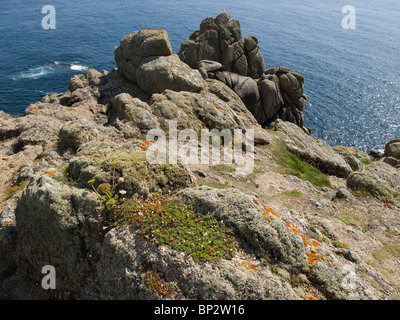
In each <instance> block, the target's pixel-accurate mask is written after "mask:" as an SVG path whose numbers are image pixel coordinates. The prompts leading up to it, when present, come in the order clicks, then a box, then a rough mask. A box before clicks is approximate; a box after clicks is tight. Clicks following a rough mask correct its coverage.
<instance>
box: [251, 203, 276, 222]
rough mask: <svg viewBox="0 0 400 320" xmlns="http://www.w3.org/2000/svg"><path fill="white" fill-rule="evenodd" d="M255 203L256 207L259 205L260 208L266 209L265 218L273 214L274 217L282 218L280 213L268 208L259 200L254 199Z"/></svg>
mask: <svg viewBox="0 0 400 320" xmlns="http://www.w3.org/2000/svg"><path fill="white" fill-rule="evenodd" d="M253 202H254V203H255V204H256V205H258V206H260V207H263V209H264V211H263V215H264V216H268V215H269V214H272V215H274V216H276V217H280V216H281V215H280V214H279V213H278V212H276V211H275V210H274V209H272V208H271V207H268V206H266V205H265V204H263V203H262V202H261V201H259V200H257V199H253ZM265 220H267V219H265ZM267 221H268V220H267Z"/></svg>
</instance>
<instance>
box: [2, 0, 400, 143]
mask: <svg viewBox="0 0 400 320" xmlns="http://www.w3.org/2000/svg"><path fill="white" fill-rule="evenodd" d="M48 4H49V5H52V6H53V7H54V8H55V10H56V29H54V30H51V29H50V30H45V29H43V28H42V19H43V17H45V15H46V14H42V7H43V6H45V5H48ZM345 5H352V6H353V7H354V8H355V10H356V12H355V13H356V14H355V17H356V20H355V21H356V24H355V27H356V29H344V28H342V19H343V18H344V17H345V15H346V14H343V13H342V8H343V6H345ZM222 10H226V11H227V12H228V13H229V14H230V15H231V16H232V18H233V19H237V20H239V21H240V23H241V26H242V34H243V37H246V36H249V35H254V36H256V37H257V38H258V39H259V46H260V50H261V52H262V53H263V55H264V59H265V63H266V66H267V67H273V66H281V65H283V66H287V67H289V68H291V69H292V70H293V71H297V72H299V73H301V74H303V75H304V76H305V79H306V81H305V93H306V94H307V96H308V102H307V106H306V110H305V111H304V115H305V124H306V125H307V126H309V127H311V128H312V132H313V136H314V137H315V138H317V139H321V140H325V141H327V142H329V143H330V144H331V145H345V146H351V147H357V148H360V149H362V150H364V151H369V150H370V149H371V148H381V149H382V148H383V147H384V145H385V143H386V142H388V141H389V140H391V139H393V138H399V137H400V2H399V1H398V0H380V1H376V0H346V1H335V0H302V1H298V0H281V1H272V0H252V1H243V0H242V1H236V0H229V1H226V0H224V1H217V0H214V1H205V0H198V1H188V0H181V1H177V0H170V1H160V0H147V1H134V0H122V1H115V2H113V1H105V0H98V1H94V0H93V1H83V2H78V1H70V0H68V1H62V0H48V1H46V2H43V1H33V0H13V1H9V0H0V48H1V49H0V50H1V51H0V109H1V110H3V111H5V112H7V113H10V114H14V115H20V114H23V112H24V110H25V108H26V107H27V106H28V105H29V104H31V103H34V102H37V101H40V100H41V98H42V97H43V96H44V95H45V94H48V93H55V92H65V91H67V90H68V88H67V85H68V81H69V79H70V77H71V76H72V75H73V74H77V73H83V72H84V71H85V70H86V69H87V68H88V67H91V68H95V69H97V70H100V71H101V70H103V69H105V70H111V69H112V68H115V67H116V66H115V62H114V53H113V50H114V47H115V46H117V45H118V44H119V40H120V39H121V38H122V37H124V36H125V35H127V34H129V33H131V32H132V31H135V30H140V29H164V30H166V31H167V32H168V35H169V39H170V41H171V44H172V47H173V49H174V50H175V52H178V51H179V49H180V43H181V42H182V41H184V40H186V39H188V38H189V36H190V35H191V34H192V32H193V31H195V30H197V29H198V28H199V25H200V22H201V21H202V19H204V18H206V17H208V16H213V17H215V16H216V15H217V14H218V13H219V12H220V11H222Z"/></svg>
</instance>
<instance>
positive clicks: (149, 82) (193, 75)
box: [136, 54, 204, 93]
mask: <svg viewBox="0 0 400 320" xmlns="http://www.w3.org/2000/svg"><path fill="white" fill-rule="evenodd" d="M136 74H137V83H138V85H139V87H140V88H142V89H143V90H144V91H146V92H148V93H162V92H163V91H164V90H166V89H169V90H174V91H190V92H198V91H200V90H201V89H202V88H203V86H204V83H203V78H202V76H201V75H200V72H199V71H198V70H195V69H191V68H190V67H189V66H188V65H187V64H186V63H184V62H182V61H181V60H180V59H179V57H178V55H175V54H173V55H169V56H160V57H149V58H147V59H144V60H143V61H142V62H141V64H140V65H139V66H138V68H137V71H136Z"/></svg>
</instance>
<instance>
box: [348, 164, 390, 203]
mask: <svg viewBox="0 0 400 320" xmlns="http://www.w3.org/2000/svg"><path fill="white" fill-rule="evenodd" d="M346 183H347V187H348V188H350V189H352V190H356V191H366V192H368V193H370V194H371V195H373V196H374V197H376V198H378V199H380V200H382V201H383V202H393V194H394V190H393V189H392V188H390V187H389V186H388V184H387V183H386V182H385V181H384V180H382V179H381V178H380V177H379V176H378V175H376V174H375V173H374V172H372V171H364V172H353V173H352V174H350V175H349V176H348V178H347V180H346Z"/></svg>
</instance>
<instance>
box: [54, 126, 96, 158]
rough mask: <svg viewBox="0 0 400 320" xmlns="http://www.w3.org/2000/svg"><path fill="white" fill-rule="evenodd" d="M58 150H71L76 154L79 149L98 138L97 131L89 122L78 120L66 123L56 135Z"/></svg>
mask: <svg viewBox="0 0 400 320" xmlns="http://www.w3.org/2000/svg"><path fill="white" fill-rule="evenodd" d="M58 136H59V142H58V149H59V150H61V151H66V150H68V149H72V150H73V152H76V151H77V150H78V149H79V147H80V146H81V145H82V144H84V143H86V142H89V141H92V140H94V139H96V138H98V137H99V133H98V131H97V129H96V128H95V127H94V125H93V124H91V123H90V122H89V121H87V120H85V119H78V120H75V121H68V122H66V123H65V124H64V125H63V126H62V127H61V129H60V132H59V134H58Z"/></svg>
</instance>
